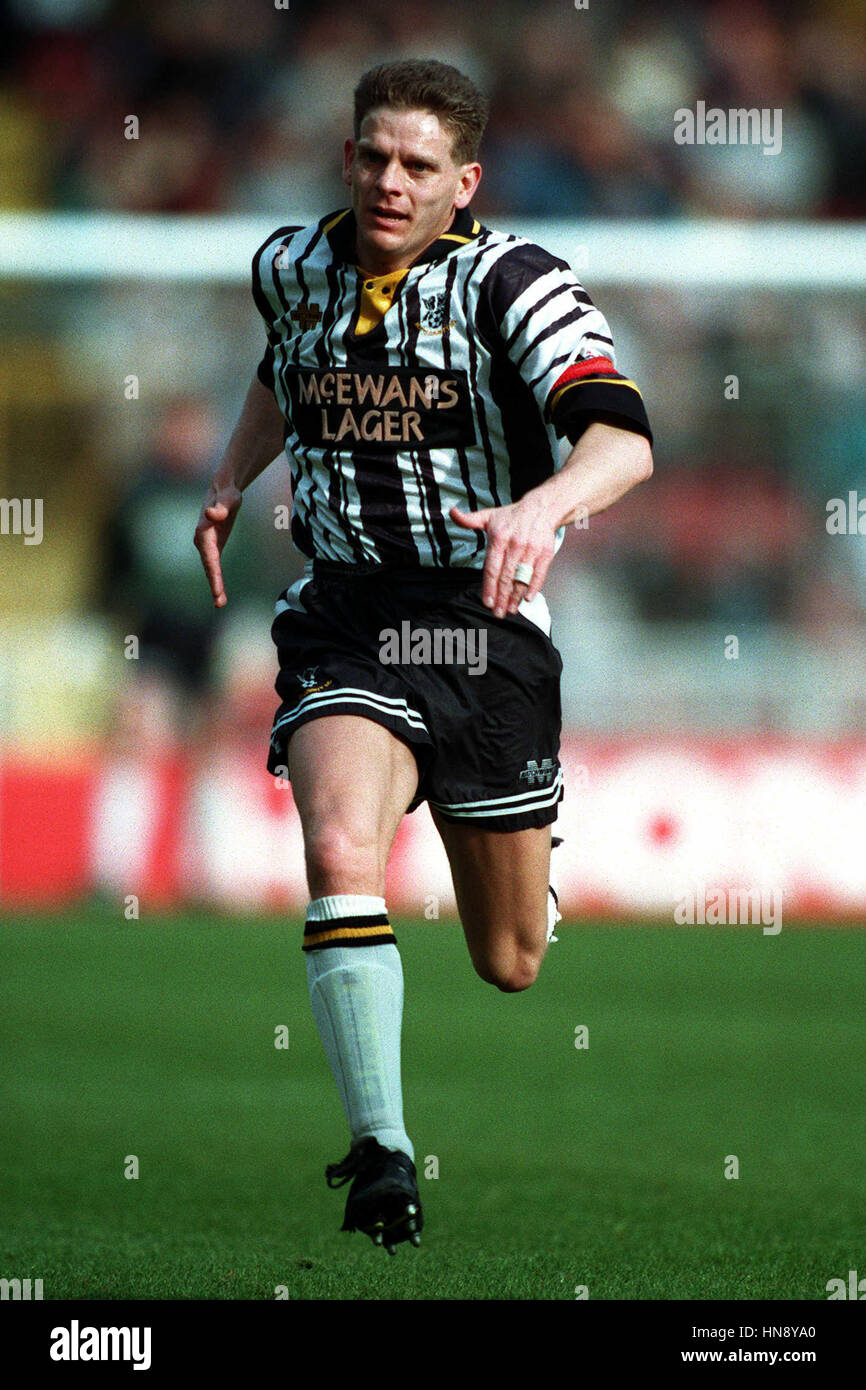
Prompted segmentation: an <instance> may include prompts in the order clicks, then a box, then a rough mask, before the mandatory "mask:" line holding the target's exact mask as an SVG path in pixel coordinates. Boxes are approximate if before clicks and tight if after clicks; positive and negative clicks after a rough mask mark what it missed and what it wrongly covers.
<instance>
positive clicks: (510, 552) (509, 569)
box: [493, 545, 524, 618]
mask: <svg viewBox="0 0 866 1390" xmlns="http://www.w3.org/2000/svg"><path fill="white" fill-rule="evenodd" d="M523 558H524V551H523V549H522V548H520V549H519V548H517V547H516V546H513V545H512V546H511V547H508V548H506V553H505V555H504V556H503V559H502V564H501V566H500V569H499V578H498V582H497V588H496V604H495V607H494V609H493V614H494V617H496V618H504V617H505V614H506V613H507V612H508V610H509V608H510V606H511V600H512V598H513V597H514V571H515V570H516V569H517V566H518V564H519V563H520V561H521V560H522V559H523ZM520 592H521V594H522V593H523V587H522V586H521V590H520Z"/></svg>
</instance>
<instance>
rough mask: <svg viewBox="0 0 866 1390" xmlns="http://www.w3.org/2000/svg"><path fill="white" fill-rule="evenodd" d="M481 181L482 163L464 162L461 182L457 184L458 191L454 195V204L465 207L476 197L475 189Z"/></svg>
mask: <svg viewBox="0 0 866 1390" xmlns="http://www.w3.org/2000/svg"><path fill="white" fill-rule="evenodd" d="M480 182H481V165H480V164H464V165H463V168H462V169H461V171H460V182H459V184H458V185H457V193H456V194H455V197H454V205H455V207H458V208H465V207H467V206H468V205H469V203H471V202H472V199H473V198H474V197H475V190H476V188H477V187H478V185H479V183H480Z"/></svg>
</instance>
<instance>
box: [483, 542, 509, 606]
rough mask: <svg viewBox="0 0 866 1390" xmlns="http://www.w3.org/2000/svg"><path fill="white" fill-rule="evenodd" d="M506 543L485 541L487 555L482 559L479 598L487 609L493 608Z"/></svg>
mask: <svg viewBox="0 0 866 1390" xmlns="http://www.w3.org/2000/svg"><path fill="white" fill-rule="evenodd" d="M505 550H506V543H505V541H504V540H495V539H494V540H492V541H491V540H490V538H489V537H488V540H487V554H486V556H485V559H484V578H483V582H482V585H481V597H482V599H483V601H484V604H485V606H486V607H487V608H493V606H494V604H495V602H496V596H497V594H498V592H499V575H500V572H501V569H502V562H503V560H504V558H505Z"/></svg>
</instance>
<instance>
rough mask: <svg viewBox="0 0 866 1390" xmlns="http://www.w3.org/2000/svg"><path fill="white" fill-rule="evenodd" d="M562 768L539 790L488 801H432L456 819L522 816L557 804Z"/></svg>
mask: <svg viewBox="0 0 866 1390" xmlns="http://www.w3.org/2000/svg"><path fill="white" fill-rule="evenodd" d="M562 786H563V780H562V768H557V772H556V777H555V778H554V780H553V784H552V785H551V786H549V787H539V788H538V790H537V791H531V792H518V793H517V794H516V795H515V796H495V797H491V798H489V799H488V800H486V801H455V802H452V803H450V804H449V803H448V802H445V801H431V802H430V805H431V806H433V807H434V808H435V809H436V810H437V811H446V812H447V813H448V815H450V816H453V817H454V819H455V820H474V819H476V818H477V817H479V816H485V817H488V818H489V817H491V816H522V815H525V814H526V812H527V811H542V810H544V808H545V807H546V806H555V805H556V803H557V802H558V801H559V794H560V792H561V791H562Z"/></svg>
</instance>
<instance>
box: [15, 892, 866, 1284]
mask: <svg viewBox="0 0 866 1390" xmlns="http://www.w3.org/2000/svg"><path fill="white" fill-rule="evenodd" d="M118 919H119V913H117V912H109V911H108V910H107V909H105V908H95V907H94V908H87V909H81V910H80V911H76V912H75V913H72V914H70V915H68V916H65V917H58V918H54V919H49V918H44V917H43V918H28V919H26V920H13V919H11V918H5V919H3V921H2V924H0V945H2V958H3V969H2V981H0V995H2V1010H0V1014H2V1021H0V1028H2V1034H3V1038H2V1056H3V1068H2V1076H3V1080H2V1097H0V1104H2V1135H0V1194H2V1195H0V1276H3V1277H6V1278H12V1277H20V1278H27V1277H30V1278H41V1279H42V1280H43V1286H44V1297H45V1298H46V1299H50V1298H80V1299H90V1298H135V1299H139V1298H162V1299H184V1298H208V1299H226V1298H228V1299H234V1298H245V1299H272V1298H274V1297H275V1290H276V1289H277V1288H278V1287H279V1286H283V1287H285V1288H286V1289H287V1290H288V1294H289V1296H290V1297H291V1298H294V1299H298V1298H302V1299H367V1298H376V1299H418V1298H450V1299H502V1298H528V1299H545V1300H546V1299H573V1298H574V1297H575V1295H576V1290H577V1289H578V1287H579V1286H585V1287H586V1289H587V1292H588V1296H589V1298H590V1299H688V1298H698V1299H715V1298H735V1299H751V1298H767V1299H794V1298H806V1299H826V1297H827V1295H826V1292H825V1288H826V1283H827V1281H828V1280H829V1279H831V1278H835V1277H842V1278H845V1277H847V1272H848V1270H849V1269H858V1268H860V1266H862V1265H863V1261H864V1259H866V1204H864V1185H866V1184H864V1166H866V1067H864V1052H866V932H864V931H862V930H857V929H854V930H844V929H839V928H832V929H808V930H807V929H802V928H801V929H797V928H796V927H789V926H788V924H785V927H784V929H783V931H782V932H781V933H780V934H779V935H778V936H775V937H770V936H766V937H765V936H764V935H763V934H762V932H761V930H760V928H755V927H738V928H737V927H735V928H724V927H720V928H711V927H693V928H689V927H682V928H673V927H659V926H641V927H637V926H635V927H631V926H617V925H610V926H605V925H595V924H592V925H580V924H574V925H564V926H563V927H561V928H560V940H559V942H558V943H556V944H555V945H553V946H552V947H551V949H550V953H549V955H548V957H547V959H546V961H545V964H544V966H543V969H542V973H541V976H540V977H539V980H538V982H537V984H536V985H535V986H534V987H533V988H532V989H531V990H529V991H527V992H526V993H523V994H517V995H505V994H501V993H499V992H498V991H496V990H495V989H492V988H491V987H490V986H489V985H485V984H483V983H482V982H481V981H480V980H478V979H477V978H476V976H475V975H474V973H473V972H472V969H471V967H470V964H469V959H468V956H467V954H466V948H465V945H464V943H463V938H462V934H461V933H460V931H459V929H458V928H457V927H456V926H455V925H454V924H451V923H448V924H445V923H435V922H429V923H428V922H424V923H417V924H412V925H408V924H401V923H399V922H398V923H397V928H396V929H397V935H398V940H399V944H400V950H401V952H402V956H403V962H404V970H405V977H406V1008H405V1018H404V1043H403V1068H404V1090H405V1097H406V1117H407V1124H408V1127H409V1131H410V1133H411V1134H412V1136H413V1139H414V1142H415V1145H416V1156H417V1159H418V1166H419V1175H420V1185H421V1195H422V1199H423V1201H424V1206H425V1216H426V1230H425V1234H424V1240H423V1244H422V1246H421V1248H420V1249H419V1250H413V1249H411V1248H410V1247H409V1246H401V1247H400V1249H399V1250H398V1253H397V1255H396V1256H395V1257H394V1258H393V1259H389V1258H388V1256H387V1255H386V1254H385V1253H384V1252H383V1251H379V1250H376V1249H374V1247H373V1245H372V1244H371V1242H370V1241H369V1240H368V1239H367V1238H366V1237H362V1236H360V1235H352V1236H350V1235H346V1234H341V1233H340V1232H339V1226H340V1223H341V1221H342V1212H343V1202H344V1196H345V1189H343V1190H341V1191H339V1192H331V1191H329V1190H328V1189H327V1187H326V1186H325V1183H324V1178H323V1170H324V1167H325V1164H326V1163H327V1162H330V1161H334V1160H336V1159H339V1158H342V1157H343V1155H344V1153H345V1152H346V1150H347V1147H348V1145H347V1132H346V1127H345V1122H344V1119H343V1115H342V1111H341V1110H340V1108H339V1102H338V1099H337V1095H336V1091H335V1089H334V1087H333V1083H332V1081H331V1078H330V1074H329V1073H328V1071H327V1067H326V1064H325V1060H324V1055H323V1053H322V1051H321V1046H320V1043H319V1039H318V1036H317V1034H316V1032H315V1029H314V1026H313V1022H312V1017H311V1015H310V1011H309V1005H308V1000H307V993H306V976H305V969H304V961H303V956H302V953H301V951H300V946H299V938H300V928H299V926H298V924H297V923H291V924H284V923H281V922H280V921H278V920H277V919H275V918H247V917H237V918H231V919H229V918H226V917H218V916H212V915H208V914H206V913H204V912H202V913H198V914H193V913H189V914H186V915H182V916H177V917H168V916H167V917H159V918H153V919H150V920H148V919H147V918H146V917H144V918H143V919H142V920H141V921H140V922H125V921H122V920H118ZM280 1025H285V1026H287V1027H288V1029H289V1046H288V1048H287V1049H285V1048H282V1049H280V1048H277V1047H275V1045H274V1042H275V1030H276V1029H277V1028H278V1027H280ZM581 1026H584V1027H586V1028H587V1029H588V1043H589V1046H588V1047H585V1048H577V1047H576V1046H575V1037H576V1035H575V1029H576V1028H579V1027H581ZM128 1155H135V1156H136V1157H137V1159H138V1163H139V1176H138V1178H137V1179H130V1178H126V1177H125V1176H124V1168H125V1162H126V1159H127V1156H128ZM730 1155H734V1156H736V1158H737V1159H738V1162H739V1177H738V1178H736V1179H734V1178H726V1177H725V1166H726V1160H727V1159H728V1156H730ZM432 1157H435V1158H436V1159H437V1160H438V1177H432V1176H430V1177H425V1176H424V1171H425V1167H426V1168H427V1169H428V1171H431V1172H432V1169H433V1167H434V1165H433V1163H432V1162H428V1161H427V1160H428V1159H431V1158H432ZM729 1167H730V1165H729ZM863 1272H866V1268H864V1270H863Z"/></svg>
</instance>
